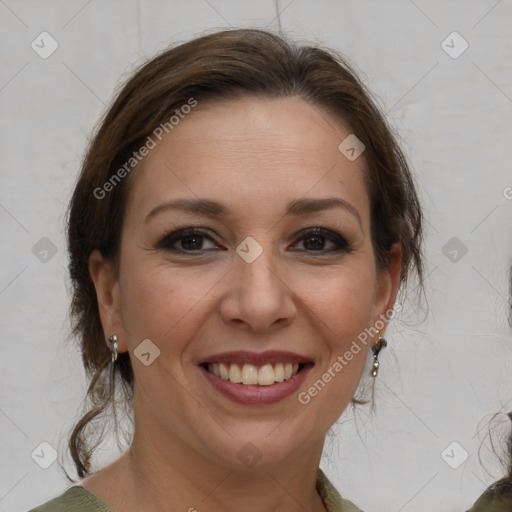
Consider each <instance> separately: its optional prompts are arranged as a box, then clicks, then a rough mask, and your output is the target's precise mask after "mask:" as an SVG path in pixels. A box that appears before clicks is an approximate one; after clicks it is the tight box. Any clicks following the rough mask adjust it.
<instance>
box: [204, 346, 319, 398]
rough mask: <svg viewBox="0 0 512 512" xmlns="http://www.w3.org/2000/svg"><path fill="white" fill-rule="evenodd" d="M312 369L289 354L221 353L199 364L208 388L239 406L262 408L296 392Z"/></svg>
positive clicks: (305, 360) (303, 358)
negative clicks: (209, 386) (257, 406)
mask: <svg viewBox="0 0 512 512" xmlns="http://www.w3.org/2000/svg"><path fill="white" fill-rule="evenodd" d="M313 366H314V363H313V361H312V360H311V358H308V357H307V356H301V355H298V354H294V353H292V352H282V351H267V352H263V353H254V352H246V351H237V352H225V353H223V354H216V355H212V356H210V357H208V358H205V359H203V360H202V361H199V367H200V368H201V370H202V371H203V375H204V376H205V377H206V379H207V380H208V382H209V383H210V384H211V386H212V388H213V389H214V390H215V391H217V392H219V393H220V394H221V395H223V396H224V397H226V398H229V399H230V400H231V401H233V402H236V403H238V404H243V405H266V404H273V403H276V402H279V401H281V400H283V399H284V398H286V397H288V396H290V395H291V394H292V393H294V392H295V391H297V389H298V388H299V387H300V386H301V384H302V383H303V381H304V379H305V378H306V375H307V373H308V372H309V370H310V369H311V368H312V367H313Z"/></svg>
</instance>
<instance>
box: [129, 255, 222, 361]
mask: <svg viewBox="0 0 512 512" xmlns="http://www.w3.org/2000/svg"><path fill="white" fill-rule="evenodd" d="M221 276H222V274H219V272H215V271H212V270H210V271H208V270H206V269H200V268H199V267H193V268H185V267H182V268H179V267H173V268H171V267H170V266H167V265H166V264H165V263H158V264H156V265H155V264H148V263H145V262H144V261H143V260H142V259H136V258H133V259H132V260H130V258H129V257H128V258H126V259H125V266H124V269H122V271H121V276H120V278H121V284H122V286H121V301H122V304H121V307H122V311H123V323H124V327H125V330H126V336H127V341H128V344H129V346H130V347H131V349H132V350H133V349H134V348H135V347H136V346H137V344H138V343H140V341H142V340H144V339H146V338H149V339H151V340H152V341H154V343H155V344H156V345H157V346H158V347H159V348H160V349H161V350H162V351H167V352H169V351H172V352H174V353H177V352H180V351H181V350H182V349H183V347H184V345H186V344H187V342H188V340H190V339H191V338H192V337H193V335H194V329H197V327H198V321H197V317H198V315H200V314H201V312H202V311H203V310H204V309H205V305H206V304H207V303H208V291H209V290H211V289H214V287H215V283H216V282H218V280H219V279H220V277H221ZM193 319H194V320H193ZM194 326H195V327H194ZM169 340H172V343H169Z"/></svg>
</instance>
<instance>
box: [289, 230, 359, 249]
mask: <svg viewBox="0 0 512 512" xmlns="http://www.w3.org/2000/svg"><path fill="white" fill-rule="evenodd" d="M299 242H302V243H303V244H304V249H294V250H299V251H300V250H303V251H307V252H318V253H324V254H326V253H335V252H350V251H351V250H352V248H351V247H350V246H349V244H348V243H347V241H346V240H345V239H344V238H343V237H342V236H341V235H339V234H338V233H335V232H334V231H331V230H329V229H325V228H320V227H318V228H313V229H309V230H307V231H306V232H304V233H303V235H302V236H301V237H300V238H299V240H297V242H296V243H299ZM329 244H330V245H331V248H330V249H326V245H329Z"/></svg>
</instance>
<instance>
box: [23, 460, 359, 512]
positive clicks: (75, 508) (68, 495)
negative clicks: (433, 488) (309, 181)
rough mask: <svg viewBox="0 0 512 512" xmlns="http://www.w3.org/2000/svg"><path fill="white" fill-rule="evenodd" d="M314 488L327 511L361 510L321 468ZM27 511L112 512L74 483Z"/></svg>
mask: <svg viewBox="0 0 512 512" xmlns="http://www.w3.org/2000/svg"><path fill="white" fill-rule="evenodd" d="M316 488H317V490H318V493H319V494H320V496H321V497H322V500H323V502H324V505H325V508H326V509H327V512H362V510H361V509H359V508H357V507H356V506H355V505H354V504H353V503H352V502H350V501H348V500H344V499H343V498H342V497H341V496H340V494H339V493H338V491H337V490H336V489H335V487H334V486H333V485H332V484H331V482H330V481H329V480H328V478H327V477H326V476H325V474H324V472H323V471H322V470H321V469H319V470H318V475H317V480H316ZM29 512H113V510H112V509H111V508H110V507H109V506H108V505H107V504H106V503H103V501H101V500H100V499H99V498H97V497H96V496H95V495H94V494H92V493H91V492H90V491H88V490H87V489H85V488H84V487H81V486H80V485H74V486H72V487H70V488H69V489H68V490H67V491H66V492H64V493H63V494H61V495H60V496H58V497H57V498H54V499H53V500H50V501H48V502H46V503H44V504H43V505H40V506H39V507H37V508H34V509H32V510H29Z"/></svg>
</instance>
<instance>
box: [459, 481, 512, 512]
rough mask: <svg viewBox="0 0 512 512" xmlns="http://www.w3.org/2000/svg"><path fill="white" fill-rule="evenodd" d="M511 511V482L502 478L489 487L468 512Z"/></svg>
mask: <svg viewBox="0 0 512 512" xmlns="http://www.w3.org/2000/svg"><path fill="white" fill-rule="evenodd" d="M510 510H512V481H510V479H509V478H503V479H501V480H498V481H497V482H494V483H493V484H492V485H490V486H489V487H488V488H487V489H486V490H485V492H484V493H483V494H482V495H481V496H480V498H478V500H477V501H476V502H475V503H474V505H473V506H472V507H471V508H470V509H469V510H468V512H507V511H510Z"/></svg>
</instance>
